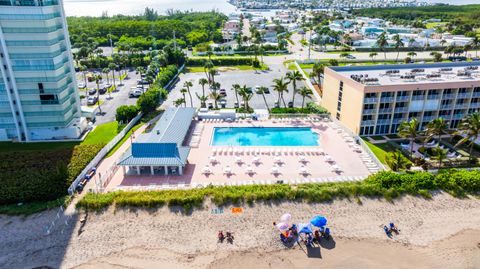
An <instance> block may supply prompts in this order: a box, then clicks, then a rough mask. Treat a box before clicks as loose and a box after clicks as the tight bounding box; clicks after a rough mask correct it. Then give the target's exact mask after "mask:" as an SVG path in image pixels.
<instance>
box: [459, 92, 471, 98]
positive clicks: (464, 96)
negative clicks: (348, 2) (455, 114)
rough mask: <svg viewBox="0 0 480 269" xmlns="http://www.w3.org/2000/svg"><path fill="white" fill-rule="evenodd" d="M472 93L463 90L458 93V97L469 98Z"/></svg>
mask: <svg viewBox="0 0 480 269" xmlns="http://www.w3.org/2000/svg"><path fill="white" fill-rule="evenodd" d="M470 94H471V93H469V92H462V93H460V92H459V93H458V95H457V99H458V98H469V97H470Z"/></svg>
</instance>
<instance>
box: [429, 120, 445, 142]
mask: <svg viewBox="0 0 480 269" xmlns="http://www.w3.org/2000/svg"><path fill="white" fill-rule="evenodd" d="M447 129H448V124H447V122H446V121H445V120H444V119H443V118H436V119H434V120H432V121H431V122H429V123H428V124H427V129H426V130H425V133H426V134H427V136H428V137H429V138H431V137H434V136H437V139H438V142H440V141H441V139H442V135H443V134H446V133H447Z"/></svg>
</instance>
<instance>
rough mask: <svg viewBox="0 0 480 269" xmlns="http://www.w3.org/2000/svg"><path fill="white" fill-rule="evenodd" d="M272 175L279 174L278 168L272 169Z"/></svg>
mask: <svg viewBox="0 0 480 269" xmlns="http://www.w3.org/2000/svg"><path fill="white" fill-rule="evenodd" d="M272 174H273V175H279V174H280V170H279V169H278V166H273V167H272Z"/></svg>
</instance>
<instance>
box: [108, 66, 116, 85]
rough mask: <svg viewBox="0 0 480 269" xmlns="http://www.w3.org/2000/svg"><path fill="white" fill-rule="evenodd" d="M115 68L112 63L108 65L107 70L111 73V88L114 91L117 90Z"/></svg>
mask: <svg viewBox="0 0 480 269" xmlns="http://www.w3.org/2000/svg"><path fill="white" fill-rule="evenodd" d="M115 68H117V66H116V65H115V64H114V63H110V64H108V69H110V71H112V81H113V88H114V89H116V88H117V85H115Z"/></svg>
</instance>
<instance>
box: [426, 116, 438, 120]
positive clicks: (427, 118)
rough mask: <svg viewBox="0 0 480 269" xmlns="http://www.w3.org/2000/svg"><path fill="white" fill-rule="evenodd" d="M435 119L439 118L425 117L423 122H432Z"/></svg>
mask: <svg viewBox="0 0 480 269" xmlns="http://www.w3.org/2000/svg"><path fill="white" fill-rule="evenodd" d="M435 118H437V117H435V116H423V121H432V120H434V119H435Z"/></svg>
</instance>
